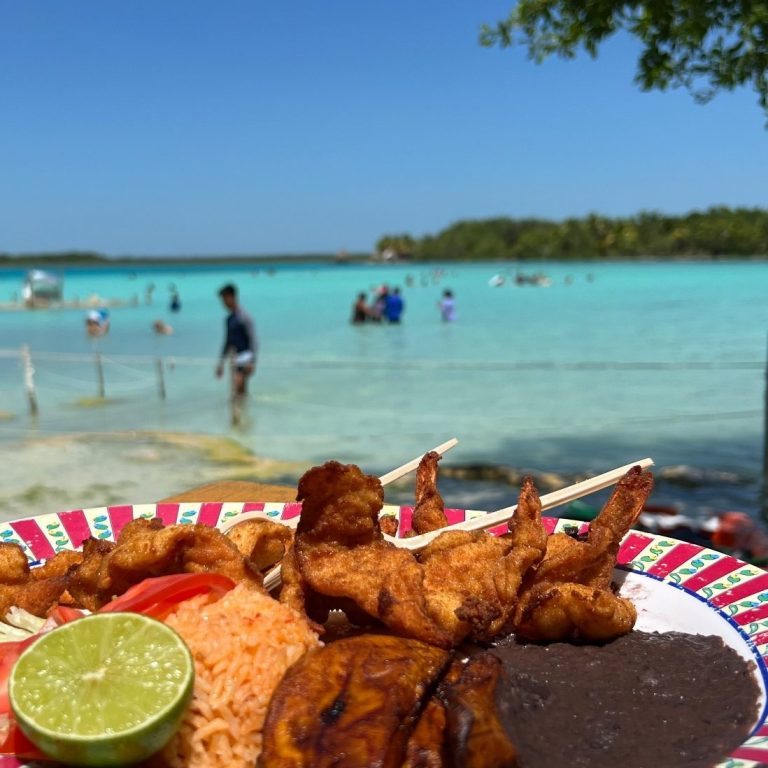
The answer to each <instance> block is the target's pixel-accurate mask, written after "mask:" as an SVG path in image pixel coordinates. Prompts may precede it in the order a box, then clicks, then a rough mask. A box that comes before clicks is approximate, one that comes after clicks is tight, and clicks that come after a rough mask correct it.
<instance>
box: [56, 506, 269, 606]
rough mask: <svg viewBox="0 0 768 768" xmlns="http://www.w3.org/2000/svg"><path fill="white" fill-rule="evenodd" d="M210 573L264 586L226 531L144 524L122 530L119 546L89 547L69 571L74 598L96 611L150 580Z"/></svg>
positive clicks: (91, 542)
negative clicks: (166, 576) (117, 596)
mask: <svg viewBox="0 0 768 768" xmlns="http://www.w3.org/2000/svg"><path fill="white" fill-rule="evenodd" d="M209 572H210V573H220V574H223V575H224V576H229V577H230V578H231V579H232V580H233V581H235V582H241V581H246V582H250V583H253V584H259V585H260V584H261V575H260V574H259V573H258V571H256V570H255V569H253V568H252V567H251V566H250V564H249V563H248V561H246V559H245V558H244V557H243V555H242V554H241V553H240V551H239V550H238V548H237V546H236V545H235V543H234V542H232V541H230V540H229V539H228V538H227V537H226V536H225V535H224V534H223V533H221V531H218V530H217V529H215V528H209V527H208V526H205V525H169V526H167V527H165V526H163V524H162V522H161V521H160V520H158V519H153V520H146V519H143V518H139V519H137V520H133V521H131V522H130V523H128V524H127V525H126V526H125V528H123V530H122V531H121V532H120V535H119V536H118V538H117V542H116V543H115V544H108V543H107V542H103V541H100V540H96V539H89V540H88V541H86V542H85V543H84V545H83V562H82V563H81V564H80V565H77V566H75V567H74V568H72V570H71V571H70V584H71V586H70V592H71V593H72V595H73V597H74V598H75V599H76V600H77V601H78V602H79V603H80V604H81V605H82V606H83V607H85V608H88V609H90V610H96V609H98V608H100V607H101V606H102V605H104V604H105V603H107V602H109V601H110V600H112V598H113V597H115V596H116V595H121V594H123V592H125V591H126V590H127V589H128V588H129V587H131V586H133V585H134V584H138V583H139V582H140V581H143V580H144V579H146V578H149V577H152V576H165V575H167V574H173V573H209Z"/></svg>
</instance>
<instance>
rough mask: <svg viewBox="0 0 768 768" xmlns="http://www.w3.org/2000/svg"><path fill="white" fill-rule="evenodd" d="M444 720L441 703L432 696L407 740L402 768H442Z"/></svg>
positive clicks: (443, 758)
mask: <svg viewBox="0 0 768 768" xmlns="http://www.w3.org/2000/svg"><path fill="white" fill-rule="evenodd" d="M445 720H446V716H445V707H444V706H443V703H442V702H441V701H440V699H438V698H437V696H432V698H430V699H429V701H428V702H427V704H426V706H425V707H424V710H423V711H422V713H421V716H420V717H419V720H418V722H417V723H416V727H415V728H414V729H413V733H412V734H411V736H410V738H409V739H408V744H407V746H406V749H405V762H404V763H403V765H402V768H444V766H445V754H444V746H443V745H444V740H445Z"/></svg>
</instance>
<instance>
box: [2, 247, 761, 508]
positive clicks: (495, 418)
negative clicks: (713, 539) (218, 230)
mask: <svg viewBox="0 0 768 768" xmlns="http://www.w3.org/2000/svg"><path fill="white" fill-rule="evenodd" d="M433 269H434V267H432V266H430V267H429V268H427V267H424V266H421V265H413V266H379V265H376V266H373V265H365V266H343V267H340V266H321V265H315V266H311V265H288V266H276V267H275V268H274V269H273V270H269V271H268V270H267V269H266V268H265V267H264V266H259V267H252V266H249V267H241V266H237V267H228V266H220V267H219V266H217V267H214V268H211V267H201V266H195V265H188V266H178V267H171V268H168V267H163V268H153V269H146V268H142V269H123V268H120V269H117V268H114V269H107V270H104V269H100V270H95V269H70V270H67V271H66V274H65V298H67V299H74V298H75V297H78V298H80V299H84V298H86V297H87V296H89V295H92V294H98V295H99V296H101V297H104V298H117V299H123V300H126V301H127V300H129V299H130V298H131V296H132V295H134V294H135V295H136V296H137V297H138V299H139V302H140V303H139V304H138V306H135V307H130V306H126V307H119V308H114V309H113V310H112V328H111V331H110V333H109V335H108V336H107V337H105V338H103V339H101V340H99V341H98V342H97V344H98V348H99V349H100V351H101V352H102V354H103V356H104V358H105V377H106V393H107V397H108V403H107V404H106V405H104V406H103V407H91V408H86V407H82V405H81V404H80V405H79V404H78V403H80V401H81V400H82V398H89V397H93V396H95V395H96V394H97V386H96V376H95V368H94V365H93V363H92V362H91V359H90V356H91V355H92V353H93V351H94V349H95V344H94V342H93V341H91V340H89V339H88V338H87V337H86V335H85V333H84V323H83V318H84V310H60V311H52V310H51V311H35V312H5V313H2V314H0V348H3V349H16V348H18V347H19V346H20V345H21V344H24V343H26V344H29V346H30V348H31V350H32V355H33V359H34V363H35V369H36V384H37V387H38V399H39V403H40V416H39V419H38V420H37V421H36V422H35V421H32V420H31V419H30V417H29V416H28V414H27V408H26V402H25V398H24V393H23V388H22V384H21V382H22V377H21V370H20V367H19V363H18V360H17V359H15V358H9V357H5V358H3V357H0V411H4V412H6V413H8V414H10V415H11V416H12V418H11V419H9V420H6V421H2V422H0V440H3V441H5V443H6V447H8V446H10V445H12V444H13V442H14V441H18V440H21V439H28V438H30V437H34V436H37V435H50V434H69V433H75V432H77V433H82V432H86V433H87V432H108V431H123V430H128V431H130V430H145V429H150V430H153V429H158V430H170V431H184V432H202V433H207V434H233V435H234V436H235V437H236V438H237V439H238V440H239V441H240V442H241V443H243V444H244V445H245V446H247V447H248V448H250V449H251V450H253V451H254V452H255V453H257V454H259V455H263V456H269V457H273V458H277V459H290V460H297V461H300V462H316V461H320V460H324V459H327V458H331V457H333V458H338V459H340V460H342V461H355V462H359V463H361V464H362V465H363V466H364V467H365V468H366V469H368V470H370V471H382V470H385V469H387V468H390V467H391V466H394V465H396V464H398V463H400V462H401V461H403V460H405V459H406V458H410V457H411V456H413V455H416V454H417V453H419V452H420V451H421V450H424V449H426V448H428V447H431V446H433V445H436V444H438V443H439V442H442V441H443V440H444V439H446V438H447V437H450V436H453V435H456V436H457V437H459V438H460V440H461V444H460V446H459V447H458V448H457V449H455V450H454V451H453V452H452V454H451V455H450V457H449V458H448V459H446V462H448V461H450V462H451V463H457V464H471V463H493V464H506V465H512V466H517V467H531V468H537V469H540V470H552V471H586V470H603V469H606V468H609V467H612V466H615V465H617V464H621V463H625V462H626V461H630V460H632V459H634V458H640V457H642V456H646V455H649V456H653V457H654V458H655V459H656V461H657V463H659V464H663V465H670V464H688V465H692V466H696V467H711V468H717V469H719V470H732V471H735V472H737V473H738V474H739V475H740V476H741V477H742V478H747V479H749V478H752V479H755V478H757V476H758V474H759V470H760V466H761V451H762V426H763V416H762V407H763V390H764V370H763V364H764V359H765V348H766V329H768V302H766V295H767V294H768V265H765V264H762V263H757V262H749V263H737V264H732V263H713V264H687V263H674V264H656V263H648V264H592V263H590V264H567V265H566V264H564V265H552V264H546V265H535V264H534V265H531V264H528V265H525V267H524V270H525V271H526V272H533V271H536V270H538V269H541V270H542V271H544V272H546V273H547V275H549V277H550V278H551V280H552V285H551V286H550V287H548V288H543V287H531V286H524V287H518V286H515V285H514V283H513V281H511V280H508V281H507V283H506V284H505V285H504V286H502V287H498V288H497V287H491V286H489V284H488V280H489V278H491V276H493V275H494V274H496V273H508V274H509V275H513V274H514V272H515V270H516V266H515V265H499V264H474V265H442V269H444V274H443V275H442V277H441V278H439V280H438V279H437V278H435V276H434V274H433ZM406 275H411V276H412V278H413V280H414V283H415V284H414V285H413V286H412V287H408V286H407V285H406ZM22 276H23V273H22V272H21V271H10V270H8V271H5V272H3V271H0V302H6V301H10V300H11V297H12V295H13V294H14V293H18V291H19V290H20V286H21V280H22ZM567 276H571V277H572V282H571V283H570V284H569V283H567V282H566V277H567ZM588 276H591V278H592V279H591V281H590V280H588ZM227 281H233V282H236V283H237V284H238V285H239V286H240V290H241V299H242V304H243V306H244V307H245V308H246V309H248V311H250V312H251V314H252V315H253V317H254V319H255V321H256V324H257V328H258V332H259V337H260V345H261V352H260V357H259V369H258V372H257V375H256V377H255V378H254V380H253V383H252V396H251V401H250V406H249V415H248V420H247V423H246V424H244V425H243V426H241V427H240V428H238V429H237V430H235V431H233V430H232V429H231V428H230V426H229V419H228V405H227V390H226V385H225V384H224V383H223V382H221V381H217V380H216V379H215V378H214V377H213V366H214V362H215V357H216V355H217V353H218V350H219V347H220V344H221V340H222V329H223V317H224V313H223V310H222V308H221V307H220V305H219V303H218V297H217V295H216V292H217V289H218V287H219V286H220V285H221V284H223V283H224V282H227ZM150 282H152V283H154V284H155V286H156V288H155V291H154V297H153V303H152V305H146V304H145V303H144V294H145V289H146V286H147V284H148V283H150ZM382 282H387V283H388V284H390V285H401V286H403V292H404V298H405V301H406V311H405V314H404V317H403V323H402V325H400V326H387V325H382V326H379V325H369V326H362V327H361V326H351V325H350V324H349V322H348V320H349V315H350V308H351V305H352V302H353V300H354V298H355V295H356V294H357V292H358V291H360V290H368V289H370V288H371V287H372V286H375V285H378V284H380V283H382ZM170 284H175V286H176V287H177V288H178V290H179V292H180V295H181V299H182V302H183V307H182V311H181V312H180V313H178V314H175V315H174V314H171V313H170V312H168V311H167V304H168V298H169V290H168V288H169V285H170ZM445 287H449V288H452V289H453V290H454V292H455V295H456V301H457V307H458V321H457V322H456V323H453V324H444V323H441V322H440V319H439V315H438V312H437V308H436V302H437V300H438V298H439V296H440V293H441V291H442V289H443V288H445ZM158 318H162V319H164V320H166V321H167V322H169V323H171V324H172V325H173V326H174V328H175V333H174V334H173V335H172V336H170V337H161V338H158V337H156V336H155V335H154V334H153V333H152V331H151V324H152V321H153V320H155V319H158ZM52 352H56V353H62V352H66V353H78V354H81V355H83V358H82V360H80V361H77V362H71V361H62V360H53V359H50V357H49V356H46V355H45V354H44V353H52ZM112 355H114V356H115V357H116V360H115V361H110V356H112ZM125 355H130V356H139V357H145V358H146V360H145V361H125V360H120V359H119V356H125ZM155 356H162V357H163V358H164V359H165V360H166V363H167V362H168V361H170V360H171V359H175V365H174V367H173V369H172V370H171V369H170V368H169V367H168V366H166V388H167V399H166V401H165V402H161V401H160V399H159V398H158V396H157V386H156V379H155V371H154V363H153V359H154V357H155ZM185 357H186V358H194V360H193V361H184V358H185ZM603 364H605V366H603ZM689 366H699V367H698V368H695V367H694V368H690V367H689ZM19 469H20V470H23V471H32V472H34V471H35V468H26V467H20V468H19ZM126 471H128V472H129V471H130V468H127V469H126ZM754 490H755V484H754V483H751V484H748V486H746V490H745V486H740V485H739V486H734V487H733V488H729V487H727V486H722V487H718V488H717V489H715V490H714V491H713V494H714V497H716V498H717V500H718V503H722V504H728V503H729V502H731V503H733V504H737V503H738V504H739V505H740V506H741V507H742V508H743V507H744V506H745V505H748V504H749V503H751V502H750V495H751V494H752V495H754ZM490 492H491V491H489V493H490ZM751 501H754V499H752V500H751Z"/></svg>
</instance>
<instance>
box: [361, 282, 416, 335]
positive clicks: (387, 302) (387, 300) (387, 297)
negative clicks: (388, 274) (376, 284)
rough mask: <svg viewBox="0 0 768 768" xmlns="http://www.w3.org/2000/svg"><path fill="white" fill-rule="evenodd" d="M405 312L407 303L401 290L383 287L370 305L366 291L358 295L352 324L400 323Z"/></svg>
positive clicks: (378, 290) (377, 291)
mask: <svg viewBox="0 0 768 768" xmlns="http://www.w3.org/2000/svg"><path fill="white" fill-rule="evenodd" d="M404 310H405V302H404V301H403V297H402V295H401V293H400V288H399V287H395V288H393V289H392V290H391V291H390V290H389V286H388V285H386V283H385V284H384V285H382V286H381V287H380V288H378V289H377V290H376V294H375V296H374V299H373V301H372V302H371V303H370V304H369V303H368V301H367V298H366V295H365V292H364V291H361V292H360V293H358V294H357V299H356V301H355V303H354V304H353V305H352V323H354V324H356V325H357V324H360V323H383V322H387V323H399V322H400V318H401V317H402V314H403V311H404Z"/></svg>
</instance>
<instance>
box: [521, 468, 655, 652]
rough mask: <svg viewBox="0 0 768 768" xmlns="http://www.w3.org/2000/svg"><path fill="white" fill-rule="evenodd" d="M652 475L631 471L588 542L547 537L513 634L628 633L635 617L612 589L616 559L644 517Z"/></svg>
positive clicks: (585, 636) (599, 637) (601, 637)
mask: <svg viewBox="0 0 768 768" xmlns="http://www.w3.org/2000/svg"><path fill="white" fill-rule="evenodd" d="M652 487H653V476H652V475H651V474H650V473H648V472H642V470H641V469H640V467H633V468H632V469H631V470H630V471H629V472H628V473H627V474H626V475H625V476H624V477H623V478H622V479H621V480H620V481H619V483H618V484H617V485H616V487H615V489H614V491H613V493H612V494H611V497H610V498H609V499H608V502H607V503H606V504H605V506H604V507H603V509H602V510H601V511H600V514H599V515H598V516H597V518H596V519H595V520H594V521H593V522H592V524H591V526H590V530H589V534H588V537H587V540H586V541H577V540H575V539H572V538H571V537H570V536H567V535H566V534H564V533H558V534H554V535H553V536H550V537H549V540H548V542H547V550H546V554H545V556H544V559H543V560H542V562H541V564H540V565H539V567H538V568H537V569H536V570H535V571H532V572H531V574H530V575H529V576H528V577H527V578H526V580H525V582H524V584H523V589H522V592H521V595H520V600H519V603H518V606H517V609H516V611H515V617H514V625H515V632H516V633H517V634H518V635H519V636H520V637H523V638H526V639H530V640H545V641H553V640H569V639H570V640H587V641H590V640H593V641H605V640H610V639H612V638H615V637H619V636H621V635H624V634H626V633H627V632H629V631H630V630H631V629H632V627H633V626H634V623H635V620H636V618H637V613H636V611H635V608H634V606H633V605H632V604H631V603H630V602H629V601H628V600H626V599H624V598H621V597H619V596H618V595H615V594H614V593H613V591H612V590H611V579H612V577H613V568H614V566H615V564H616V555H617V553H618V551H619V546H620V544H621V540H622V538H623V537H624V535H625V534H626V533H627V531H629V529H630V528H631V526H632V524H633V523H634V522H635V520H636V519H637V516H638V515H639V514H640V510H641V509H642V507H643V504H644V503H645V501H646V499H647V498H648V495H649V494H650V492H651V488H652Z"/></svg>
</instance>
